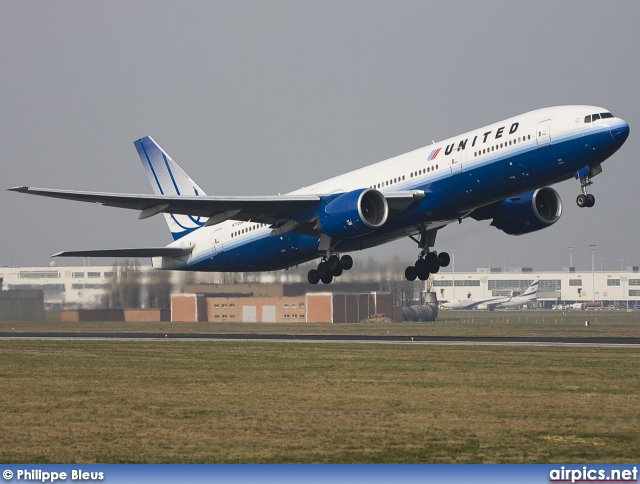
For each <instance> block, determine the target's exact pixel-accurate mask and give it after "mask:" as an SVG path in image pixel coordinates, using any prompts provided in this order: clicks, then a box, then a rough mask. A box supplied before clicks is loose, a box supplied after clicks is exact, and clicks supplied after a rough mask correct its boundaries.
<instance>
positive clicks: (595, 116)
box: [584, 113, 615, 123]
mask: <svg viewBox="0 0 640 484" xmlns="http://www.w3.org/2000/svg"><path fill="white" fill-rule="evenodd" d="M614 117H615V116H614V115H613V114H611V113H600V114H597V113H596V114H588V115H587V116H585V117H584V122H585V123H591V122H594V123H595V122H596V121H597V120H598V119H607V118H614Z"/></svg>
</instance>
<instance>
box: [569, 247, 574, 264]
mask: <svg viewBox="0 0 640 484" xmlns="http://www.w3.org/2000/svg"><path fill="white" fill-rule="evenodd" d="M573 250H574V248H573V247H567V252H569V270H571V268H572V267H573Z"/></svg>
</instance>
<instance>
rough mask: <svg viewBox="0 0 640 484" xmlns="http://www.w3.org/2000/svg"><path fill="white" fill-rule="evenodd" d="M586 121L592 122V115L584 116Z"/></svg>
mask: <svg viewBox="0 0 640 484" xmlns="http://www.w3.org/2000/svg"><path fill="white" fill-rule="evenodd" d="M584 122H585V123H590V122H591V115H590V114H588V115H587V116H585V117H584Z"/></svg>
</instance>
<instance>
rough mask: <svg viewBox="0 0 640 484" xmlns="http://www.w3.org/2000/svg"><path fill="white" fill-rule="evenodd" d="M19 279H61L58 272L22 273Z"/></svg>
mask: <svg viewBox="0 0 640 484" xmlns="http://www.w3.org/2000/svg"><path fill="white" fill-rule="evenodd" d="M18 277H20V278H21V279H49V278H51V279H55V278H58V277H60V273H59V272H58V271H20V272H19V273H18Z"/></svg>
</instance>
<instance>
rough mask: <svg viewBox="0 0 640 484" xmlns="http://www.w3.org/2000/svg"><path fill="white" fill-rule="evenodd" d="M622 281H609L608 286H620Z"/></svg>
mask: <svg viewBox="0 0 640 484" xmlns="http://www.w3.org/2000/svg"><path fill="white" fill-rule="evenodd" d="M619 285H620V279H607V286H619Z"/></svg>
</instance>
